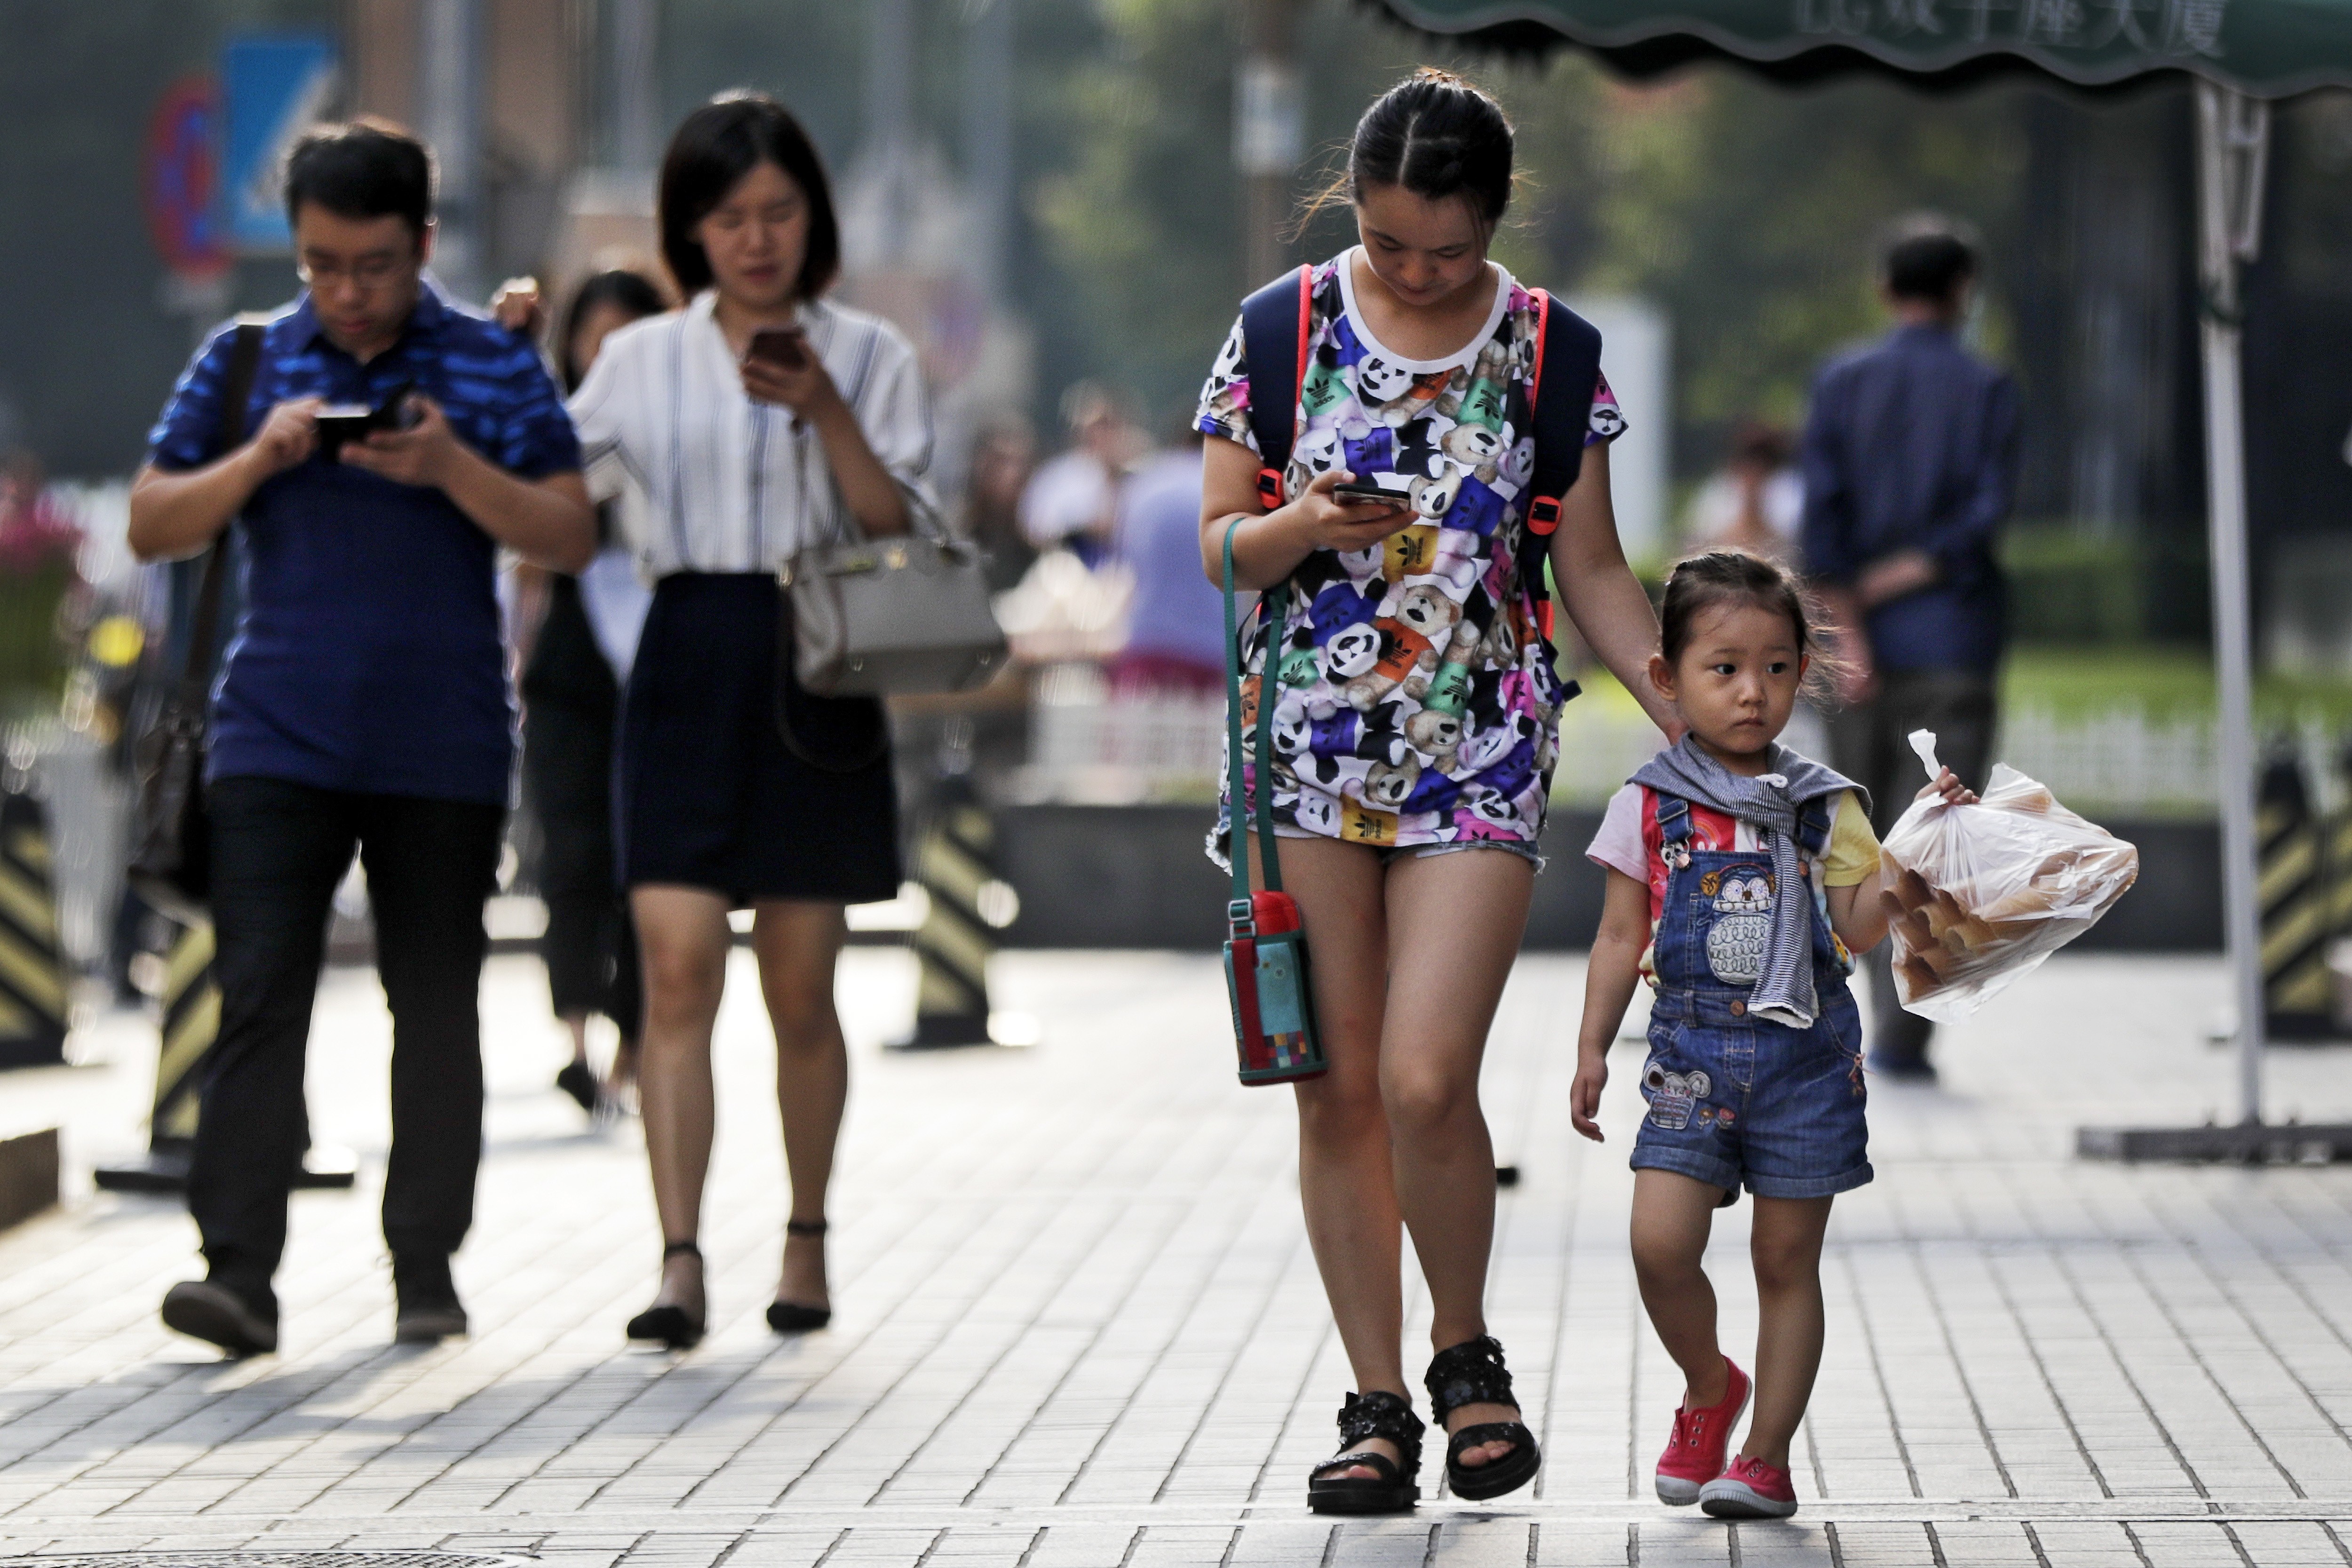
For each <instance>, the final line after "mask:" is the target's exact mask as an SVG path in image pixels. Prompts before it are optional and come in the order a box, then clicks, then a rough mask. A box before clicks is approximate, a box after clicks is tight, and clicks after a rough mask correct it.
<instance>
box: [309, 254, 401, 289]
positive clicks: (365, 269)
mask: <svg viewBox="0 0 2352 1568" xmlns="http://www.w3.org/2000/svg"><path fill="white" fill-rule="evenodd" d="M414 267H415V263H414V262H413V261H412V260H410V259H409V258H405V257H399V256H362V257H361V258H359V259H358V260H357V261H354V262H352V264H351V265H349V266H345V265H344V264H343V263H341V262H340V261H327V262H317V261H307V260H306V261H298V262H296V263H295V265H294V276H296V277H297V278H299V279H302V281H303V282H305V283H307V284H309V285H310V287H311V288H313V289H316V288H319V287H320V286H321V285H323V284H329V283H340V282H342V281H344V280H346V279H348V280H349V281H350V282H352V284H353V285H354V286H356V287H357V288H359V289H362V290H364V291H365V292H367V293H371V294H373V293H374V292H375V291H376V290H377V289H383V288H388V287H389V286H391V285H392V284H394V283H397V282H399V281H400V280H401V279H403V278H404V277H405V276H407V274H408V273H409V272H410V270H411V269H412V268H414Z"/></svg>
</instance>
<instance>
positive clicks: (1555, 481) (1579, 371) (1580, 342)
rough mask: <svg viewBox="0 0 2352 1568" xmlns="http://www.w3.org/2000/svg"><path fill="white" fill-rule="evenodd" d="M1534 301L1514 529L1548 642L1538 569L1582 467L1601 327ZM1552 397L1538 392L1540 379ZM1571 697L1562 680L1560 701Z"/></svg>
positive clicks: (1524, 579) (1546, 595) (1547, 300)
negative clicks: (1523, 472)
mask: <svg viewBox="0 0 2352 1568" xmlns="http://www.w3.org/2000/svg"><path fill="white" fill-rule="evenodd" d="M1528 292H1530V293H1531V294H1533V295H1534V296H1535V301H1536V362H1535V363H1534V364H1533V365H1532V366H1530V367H1529V369H1528V424H1529V425H1530V426H1533V427H1534V429H1533V434H1534V436H1535V439H1536V460H1535V471H1534V472H1533V473H1532V474H1530V475H1529V476H1528V489H1527V495H1528V512H1527V523H1526V526H1525V527H1523V528H1522V529H1521V530H1520V531H1519V563H1518V564H1519V582H1520V584H1521V585H1522V586H1523V587H1525V588H1526V590H1527V594H1528V598H1529V599H1530V600H1532V601H1534V604H1535V608H1536V628H1537V629H1538V631H1540V632H1541V633H1542V634H1543V637H1544V640H1545V641H1546V642H1549V641H1550V640H1551V592H1550V589H1549V585H1548V583H1547V581H1546V578H1545V575H1544V574H1545V571H1546V569H1547V567H1549V564H1550V561H1551V536H1552V534H1553V533H1554V532H1556V531H1558V530H1559V508H1560V502H1561V501H1562V500H1565V499H1566V497H1567V495H1568V492H1569V491H1570V489H1573V488H1574V487H1575V485H1576V478H1577V475H1579V474H1580V473H1581V472H1583V470H1584V437H1585V434H1586V432H1587V431H1588V430H1589V429H1590V428H1591V423H1592V391H1593V388H1595V387H1596V386H1598V385H1599V384H1600V383H1601V330H1600V329H1599V328H1598V327H1595V326H1594V325H1593V324H1592V323H1591V322H1590V321H1586V320H1585V319H1584V318H1583V317H1581V316H1580V315H1578V314H1577V313H1576V312H1575V311H1573V310H1570V309H1569V308H1568V307H1567V306H1565V305H1562V304H1559V302H1557V301H1556V300H1553V299H1552V297H1551V294H1550V292H1549V290H1548V289H1530V290H1528ZM1547 376H1549V378H1550V381H1551V386H1552V395H1551V396H1550V397H1549V398H1547V397H1545V396H1544V395H1543V388H1544V381H1545V378H1546V377H1547ZM1576 694H1577V685H1576V682H1574V681H1572V680H1571V681H1568V682H1566V683H1565V685H1564V686H1563V688H1562V691H1561V699H1560V700H1562V701H1566V700H1568V699H1569V698H1571V697H1574V696H1575V695H1576Z"/></svg>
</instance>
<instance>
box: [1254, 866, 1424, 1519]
mask: <svg viewBox="0 0 2352 1568" xmlns="http://www.w3.org/2000/svg"><path fill="white" fill-rule="evenodd" d="M1282 872H1283V885H1284V886H1285V887H1286V889H1288V890H1289V892H1290V894H1291V896H1292V897H1294V898H1296V899H1297V900H1298V908H1299V913H1300V916H1301V918H1302V920H1303V921H1304V923H1305V925H1306V928H1307V943H1308V945H1307V956H1308V959H1309V963H1310V967H1311V972H1312V973H1313V976H1314V984H1315V1022H1316V1027H1317V1031H1318V1036H1319V1037H1320V1038H1321V1040H1322V1043H1323V1055H1324V1058H1325V1059H1326V1060H1327V1061H1328V1062H1329V1063H1330V1070H1329V1071H1328V1072H1327V1073H1326V1074H1324V1076H1323V1077H1321V1078H1319V1079H1313V1080H1311V1081H1309V1082H1307V1083H1302V1084H1300V1085H1298V1086H1297V1090H1296V1093H1297V1100H1298V1194H1299V1201H1300V1204H1301V1205H1302V1207H1303V1208H1304V1209H1305V1211H1306V1215H1307V1241H1308V1243H1309V1245H1311V1246H1312V1247H1313V1248H1314V1250H1315V1267H1316V1268H1317V1269H1318V1271H1320V1272H1321V1274H1322V1276H1323V1293H1324V1295H1325V1296H1326V1297H1328V1299H1329V1300H1330V1303H1331V1316H1332V1319H1333V1321H1335V1322H1336V1323H1337V1324H1338V1326H1339V1342H1340V1344H1341V1345H1342V1346H1344V1347H1345V1348H1346V1350H1347V1352H1348V1366H1349V1371H1350V1372H1351V1373H1353V1374H1354V1377H1355V1380H1356V1388H1357V1391H1358V1392H1360V1393H1364V1394H1370V1393H1372V1392H1374V1391H1381V1392H1385V1393H1389V1394H1399V1395H1402V1396H1403V1397H1405V1398H1407V1399H1410V1398H1412V1387H1411V1385H1410V1384H1407V1383H1406V1382H1405V1379H1404V1363H1403V1357H1402V1353H1401V1352H1402V1340H1403V1338H1404V1300H1403V1293H1402V1287H1401V1285H1400V1283H1399V1281H1398V1278H1397V1268H1398V1265H1399V1263H1400V1261H1401V1259H1402V1253H1403V1236H1402V1223H1401V1221H1400V1220H1399V1218H1398V1214H1397V1198H1396V1186H1395V1175H1394V1170H1393V1167H1392V1165H1391V1160H1390V1154H1389V1126H1388V1117H1387V1114H1386V1112H1385V1111H1383V1110H1381V1083H1380V1077H1381V1073H1380V1068H1381V1012H1382V1010H1383V1007H1384V1006H1385V1004H1386V998H1387V989H1388V982H1387V969H1388V926H1387V918H1386V916H1385V915H1384V914H1383V912H1382V887H1381V863H1380V860H1379V858H1377V857H1376V856H1375V855H1374V854H1373V853H1372V851H1371V850H1370V849H1367V848H1365V847H1361V846H1360V845H1354V844H1340V843H1338V842H1336V841H1334V842H1326V841H1324V840H1322V839H1299V838H1292V839H1286V840H1284V841H1283V846H1282ZM1358 1451H1366V1452H1374V1453H1380V1454H1385V1455H1386V1456H1387V1457H1388V1458H1391V1460H1394V1459H1398V1458H1402V1455H1400V1454H1399V1453H1398V1452H1397V1449H1396V1445H1395V1444H1393V1443H1391V1442H1389V1441H1388V1440H1387V1439H1386V1438H1383V1437H1375V1438H1373V1439H1371V1440H1370V1441H1369V1442H1367V1443H1363V1444H1360V1445H1359V1449H1358ZM1332 1473H1333V1474H1339V1475H1347V1476H1353V1477H1360V1478H1363V1479H1379V1478H1378V1477H1377V1475H1376V1474H1375V1473H1374V1472H1373V1471H1371V1470H1370V1469H1368V1468H1364V1467H1362V1466H1356V1467H1353V1468H1349V1469H1347V1470H1344V1471H1334V1472H1332Z"/></svg>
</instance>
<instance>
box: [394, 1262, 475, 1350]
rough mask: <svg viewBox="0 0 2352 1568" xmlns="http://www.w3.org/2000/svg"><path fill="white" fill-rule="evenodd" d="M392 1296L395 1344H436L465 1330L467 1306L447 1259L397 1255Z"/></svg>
mask: <svg viewBox="0 0 2352 1568" xmlns="http://www.w3.org/2000/svg"><path fill="white" fill-rule="evenodd" d="M392 1298H393V1303H394V1305H393V1320H392V1340H393V1342H394V1344H402V1345H437V1344H439V1343H440V1342H442V1341H443V1340H446V1339H452V1338H455V1337H457V1336H458V1335H461V1334H463V1333H464V1332H465V1331H466V1309H465V1307H464V1306H463V1305H461V1304H460V1303H459V1302H458V1300H457V1281H455V1280H453V1279H450V1278H449V1260H448V1259H447V1258H394V1259H393V1260H392Z"/></svg>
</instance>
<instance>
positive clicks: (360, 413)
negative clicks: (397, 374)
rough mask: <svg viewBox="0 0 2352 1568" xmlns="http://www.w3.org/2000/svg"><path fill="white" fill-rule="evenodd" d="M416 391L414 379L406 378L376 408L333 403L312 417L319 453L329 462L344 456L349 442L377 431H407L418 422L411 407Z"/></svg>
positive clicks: (364, 437) (362, 438)
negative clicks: (345, 445) (411, 400)
mask: <svg viewBox="0 0 2352 1568" xmlns="http://www.w3.org/2000/svg"><path fill="white" fill-rule="evenodd" d="M415 390H416V384H415V382H413V381H404V382H402V383H401V384H399V385H398V386H395V387H394V388H393V389H392V391H391V392H390V393H389V394H388V395H386V396H385V397H384V400H383V402H382V403H379V404H377V405H375V406H374V407H373V408H370V407H367V406H366V405H362V404H357V403H331V404H329V405H327V406H325V407H324V408H321V409H320V410H319V412H318V413H317V414H316V415H315V416H313V417H312V423H313V424H314V425H315V426H317V428H318V432H319V452H320V456H322V457H324V458H326V459H327V460H328V461H329V462H333V461H335V460H336V459H337V458H340V457H341V455H342V450H343V444H344V443H345V442H347V441H362V440H365V439H366V438H367V437H369V436H370V435H371V434H372V433H373V432H375V431H378V430H406V429H409V428H412V427H413V426H415V424H416V411H415V409H414V408H412V407H410V406H409V402H408V398H409V395H410V394H411V393H413V392H415Z"/></svg>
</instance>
